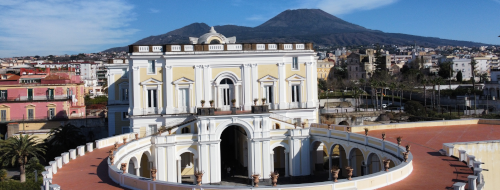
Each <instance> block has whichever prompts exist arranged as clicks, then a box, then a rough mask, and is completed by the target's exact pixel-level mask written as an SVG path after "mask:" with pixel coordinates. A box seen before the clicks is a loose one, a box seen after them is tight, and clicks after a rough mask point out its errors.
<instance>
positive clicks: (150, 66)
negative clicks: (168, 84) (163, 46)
mask: <svg viewBox="0 0 500 190" xmlns="http://www.w3.org/2000/svg"><path fill="white" fill-rule="evenodd" d="M156 64H157V61H156V60H155V59H152V60H148V66H147V71H146V73H147V75H156V74H157V71H158V69H156ZM150 69H151V70H152V72H150Z"/></svg>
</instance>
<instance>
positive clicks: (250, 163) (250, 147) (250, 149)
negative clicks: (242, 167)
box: [247, 139, 254, 179]
mask: <svg viewBox="0 0 500 190" xmlns="http://www.w3.org/2000/svg"><path fill="white" fill-rule="evenodd" d="M247 142H248V167H247V168H248V178H250V179H251V178H252V175H253V172H254V168H253V167H254V157H253V156H254V154H253V152H254V151H253V150H254V147H253V146H254V144H253V143H252V139H248V141H247Z"/></svg>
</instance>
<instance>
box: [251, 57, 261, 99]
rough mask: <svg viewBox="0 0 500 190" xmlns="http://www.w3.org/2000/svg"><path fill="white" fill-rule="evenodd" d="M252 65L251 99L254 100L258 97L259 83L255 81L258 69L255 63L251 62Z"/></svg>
mask: <svg viewBox="0 0 500 190" xmlns="http://www.w3.org/2000/svg"><path fill="white" fill-rule="evenodd" d="M251 67H252V100H254V99H255V98H257V99H259V100H260V98H259V83H258V82H257V80H258V78H257V77H258V76H259V75H258V72H259V71H258V69H257V64H256V63H253V64H252V65H251Z"/></svg>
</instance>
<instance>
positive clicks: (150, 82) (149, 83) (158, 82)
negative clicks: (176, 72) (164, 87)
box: [141, 78, 163, 85]
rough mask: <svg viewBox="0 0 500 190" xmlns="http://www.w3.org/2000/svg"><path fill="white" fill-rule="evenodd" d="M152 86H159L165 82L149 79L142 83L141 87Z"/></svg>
mask: <svg viewBox="0 0 500 190" xmlns="http://www.w3.org/2000/svg"><path fill="white" fill-rule="evenodd" d="M151 84H154V85H159V84H163V82H161V81H159V80H156V79H154V78H149V79H147V80H145V81H142V82H141V85H151Z"/></svg>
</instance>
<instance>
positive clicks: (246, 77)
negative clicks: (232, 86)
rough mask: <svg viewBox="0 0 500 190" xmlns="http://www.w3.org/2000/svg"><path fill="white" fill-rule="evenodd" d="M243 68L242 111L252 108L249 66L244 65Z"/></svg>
mask: <svg viewBox="0 0 500 190" xmlns="http://www.w3.org/2000/svg"><path fill="white" fill-rule="evenodd" d="M242 68H243V98H244V103H243V105H244V109H245V110H250V109H251V106H252V86H251V85H252V83H251V80H252V77H251V70H250V64H244V65H243V66H242Z"/></svg>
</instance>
